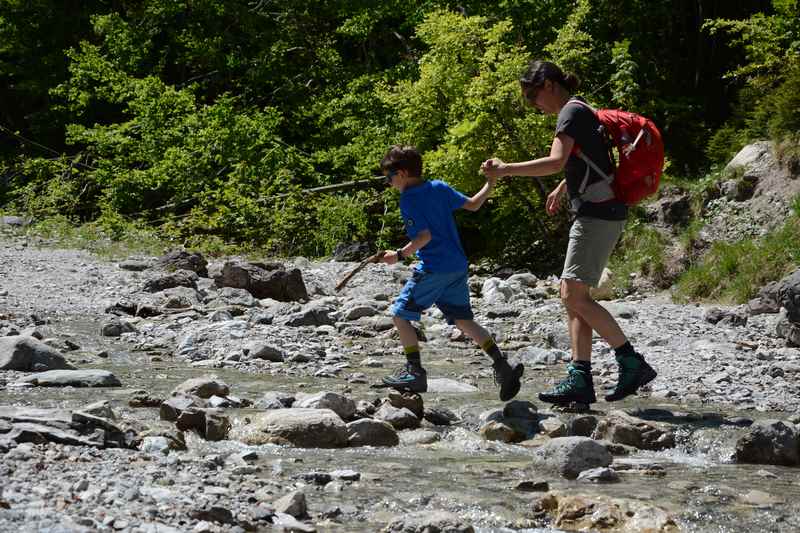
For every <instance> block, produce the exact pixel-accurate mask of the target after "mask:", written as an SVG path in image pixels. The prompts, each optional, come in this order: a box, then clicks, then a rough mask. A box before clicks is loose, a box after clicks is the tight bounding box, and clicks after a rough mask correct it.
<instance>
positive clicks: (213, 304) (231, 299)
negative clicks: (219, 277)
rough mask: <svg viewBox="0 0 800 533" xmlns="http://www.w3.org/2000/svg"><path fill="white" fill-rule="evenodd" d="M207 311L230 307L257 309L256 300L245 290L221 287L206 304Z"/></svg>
mask: <svg viewBox="0 0 800 533" xmlns="http://www.w3.org/2000/svg"><path fill="white" fill-rule="evenodd" d="M207 305H208V307H209V309H220V308H230V307H246V308H250V307H258V306H259V303H258V300H257V299H256V298H255V296H253V295H252V294H250V293H249V292H248V291H247V290H246V289H236V288H233V287H222V288H221V289H219V290H218V291H217V293H216V297H215V298H213V299H211V300H209V301H208V302H207Z"/></svg>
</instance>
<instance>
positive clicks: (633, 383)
mask: <svg viewBox="0 0 800 533" xmlns="http://www.w3.org/2000/svg"><path fill="white" fill-rule="evenodd" d="M617 364H618V365H619V376H618V378H617V385H616V386H615V387H614V390H613V391H612V392H611V393H610V394H606V401H607V402H615V401H617V400H621V399H623V398H625V397H627V396H630V395H631V394H636V391H637V390H639V387H641V386H643V385H646V384H648V383H650V382H651V381H653V380H654V379H655V378H656V376H657V375H658V373H657V372H656V371H655V370H654V369H653V367H651V366H650V365H648V364H647V361H645V360H644V357H642V355H641V354H639V353H636V354H634V355H626V356H623V357H617Z"/></svg>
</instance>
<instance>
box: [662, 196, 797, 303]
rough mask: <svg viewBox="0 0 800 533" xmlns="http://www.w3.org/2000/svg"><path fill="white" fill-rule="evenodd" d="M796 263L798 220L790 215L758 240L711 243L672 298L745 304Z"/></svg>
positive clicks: (684, 277)
mask: <svg viewBox="0 0 800 533" xmlns="http://www.w3.org/2000/svg"><path fill="white" fill-rule="evenodd" d="M797 202H798V200H795V204H797ZM795 211H798V208H797V207H795ZM798 264H800V218H798V217H797V216H793V217H791V218H790V219H789V220H788V221H787V222H786V223H785V224H784V225H783V226H782V227H781V228H779V229H777V230H775V231H773V232H771V233H769V234H767V235H765V236H763V237H761V238H758V239H744V240H741V241H738V242H735V243H725V242H717V243H714V244H713V245H712V247H711V249H710V250H709V251H708V252H707V253H706V255H705V256H704V257H703V260H702V261H701V262H700V263H698V264H697V265H694V266H692V267H690V268H689V270H688V271H687V272H686V273H685V274H684V275H683V276H681V278H680V279H679V280H678V283H677V287H676V292H675V299H676V300H678V301H684V302H685V301H693V300H713V301H719V302H722V303H731V304H739V303H744V302H746V301H748V300H749V299H751V298H753V297H754V296H755V294H756V293H757V292H758V290H759V289H760V288H761V287H763V286H764V285H766V284H767V283H769V282H771V281H775V280H777V279H780V278H782V277H783V276H785V275H786V274H788V273H789V272H791V271H792V270H794V269H795V268H797V266H798Z"/></svg>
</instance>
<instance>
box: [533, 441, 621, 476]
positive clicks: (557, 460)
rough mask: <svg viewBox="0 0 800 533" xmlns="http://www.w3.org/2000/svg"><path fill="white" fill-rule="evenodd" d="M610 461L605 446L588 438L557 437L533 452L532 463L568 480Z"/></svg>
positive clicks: (610, 458)
mask: <svg viewBox="0 0 800 533" xmlns="http://www.w3.org/2000/svg"><path fill="white" fill-rule="evenodd" d="M612 459H613V458H612V457H611V454H610V453H609V452H608V450H607V449H606V447H605V446H603V445H602V444H600V443H599V442H597V441H595V440H592V439H590V438H588V437H558V438H555V439H551V440H550V441H549V442H547V443H546V444H544V445H543V446H541V447H540V448H539V449H537V450H536V451H535V452H534V462H536V463H539V464H541V465H542V466H544V467H545V468H549V469H551V470H554V471H556V472H558V473H559V474H561V475H562V476H564V477H565V478H568V479H575V478H577V477H578V474H580V473H581V472H583V471H584V470H589V469H590V468H598V467H601V466H608V465H610V464H611V461H612Z"/></svg>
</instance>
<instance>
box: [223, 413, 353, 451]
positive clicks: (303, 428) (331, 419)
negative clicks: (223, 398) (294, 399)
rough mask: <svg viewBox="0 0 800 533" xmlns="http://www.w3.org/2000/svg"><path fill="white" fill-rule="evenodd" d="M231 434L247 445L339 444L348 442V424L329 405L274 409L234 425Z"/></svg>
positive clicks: (316, 445) (336, 446) (309, 446)
mask: <svg viewBox="0 0 800 533" xmlns="http://www.w3.org/2000/svg"><path fill="white" fill-rule="evenodd" d="M231 438H232V439H236V440H239V441H241V442H244V443H245V444H250V445H258V444H288V445H292V446H297V447H299V448H341V447H344V446H347V427H346V426H345V423H344V422H343V421H342V419H341V418H339V416H338V415H337V414H336V413H334V412H333V411H331V410H330V409H295V408H290V409H275V410H272V411H267V412H265V413H260V414H258V415H256V416H254V417H253V419H252V422H251V423H250V424H247V425H242V426H238V427H236V428H234V430H233V431H232V433H231Z"/></svg>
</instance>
